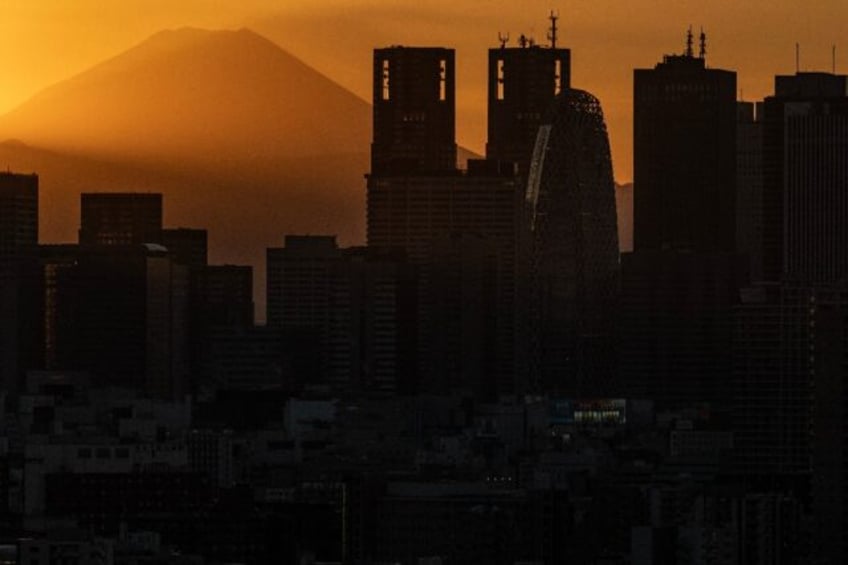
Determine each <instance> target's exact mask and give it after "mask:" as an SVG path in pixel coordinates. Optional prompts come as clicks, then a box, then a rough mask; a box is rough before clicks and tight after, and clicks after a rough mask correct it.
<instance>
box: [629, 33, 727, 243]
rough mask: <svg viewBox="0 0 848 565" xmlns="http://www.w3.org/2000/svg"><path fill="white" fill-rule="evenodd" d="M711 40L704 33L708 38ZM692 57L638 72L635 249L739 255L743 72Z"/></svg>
mask: <svg viewBox="0 0 848 565" xmlns="http://www.w3.org/2000/svg"><path fill="white" fill-rule="evenodd" d="M702 37H703V35H702ZM704 45H705V43H704V42H703V41H702V48H701V56H699V57H696V56H695V55H694V54H693V52H692V36H691V32H690V34H689V40H688V44H687V50H686V52H685V53H684V54H683V55H667V56H666V57H665V58H664V60H663V62H662V63H659V64H658V65H657V66H656V67H655V68H653V69H637V70H636V71H635V72H634V77H633V78H634V108H633V117H634V121H633V182H634V186H633V190H634V203H633V205H634V222H633V246H634V250H635V251H637V252H638V251H643V250H648V249H653V250H669V249H672V250H682V251H725V252H732V251H733V250H734V246H735V233H736V218H735V210H736V73H734V72H731V71H723V70H718V69H710V68H707V67H706V62H705V59H704V52H705V47H704Z"/></svg>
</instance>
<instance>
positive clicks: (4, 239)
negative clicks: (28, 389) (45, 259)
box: [0, 172, 43, 392]
mask: <svg viewBox="0 0 848 565" xmlns="http://www.w3.org/2000/svg"><path fill="white" fill-rule="evenodd" d="M37 252H38V176H37V175H34V174H33V175H21V174H15V173H9V172H3V173H0V390H5V391H12V392H14V391H15V390H17V388H18V384H19V383H21V382H22V381H21V379H22V377H23V375H24V374H25V372H26V370H27V369H31V368H35V367H36V366H37V365H39V364H40V358H41V347H40V346H41V343H42V341H43V340H42V338H41V335H40V331H39V328H40V324H39V321H40V320H39V318H40V316H41V314H40V312H41V305H42V304H41V296H40V294H41V293H40V290H39V288H40V284H39V283H40V277H39V276H38V272H39V270H38V263H37Z"/></svg>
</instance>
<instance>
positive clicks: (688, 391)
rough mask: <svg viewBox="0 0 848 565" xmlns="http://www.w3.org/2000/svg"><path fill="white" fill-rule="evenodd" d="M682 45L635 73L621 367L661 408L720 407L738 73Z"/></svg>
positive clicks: (734, 262) (734, 277) (631, 389)
mask: <svg viewBox="0 0 848 565" xmlns="http://www.w3.org/2000/svg"><path fill="white" fill-rule="evenodd" d="M705 52H706V39H705V36H704V35H703V34H702V35H701V49H700V54H699V56H695V55H694V53H693V48H692V34H691V32H690V33H689V35H688V40H687V46H686V51H685V53H684V54H683V55H670V56H666V57H665V58H664V60H663V62H662V63H660V64H658V65H657V66H656V68H654V69H650V70H647V69H637V70H636V71H635V72H634V80H635V90H634V135H633V141H634V147H633V154H634V162H633V166H634V187H633V190H634V218H633V220H634V241H633V245H634V251H633V253H630V254H625V255H624V256H623V257H622V301H621V310H620V313H621V323H620V324H619V331H620V335H621V345H622V350H621V355H622V356H621V378H622V385H623V386H624V388H625V390H626V391H627V394H628V395H630V396H643V397H647V398H652V399H654V400H656V401H657V402H658V405H659V407H660V408H669V407H681V406H691V405H692V404H700V403H703V402H709V403H712V405H713V406H714V407H716V406H717V407H722V406H726V402H724V401H725V400H726V399H725V398H724V396H723V395H725V394H726V391H727V379H728V376H729V373H730V363H731V358H730V350H729V344H730V342H731V339H732V332H731V323H730V320H731V311H732V307H733V304H734V300H735V292H734V289H735V288H736V287H737V285H738V284H742V283H741V282H740V281H744V280H745V279H746V277H747V268H746V267H745V264H744V262H741V261H740V260H739V259H738V258H737V255H736V246H737V241H736V225H737V224H736V221H737V220H736V210H737V205H738V203H737V192H736V182H737V161H736V151H737V105H736V74H735V73H733V72H731V71H723V70H716V69H710V68H708V67H707V66H706V61H705V59H704V55H705Z"/></svg>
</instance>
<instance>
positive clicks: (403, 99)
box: [371, 47, 456, 174]
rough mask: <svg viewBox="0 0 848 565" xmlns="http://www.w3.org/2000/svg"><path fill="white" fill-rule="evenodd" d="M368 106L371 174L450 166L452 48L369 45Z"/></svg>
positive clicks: (437, 169)
mask: <svg viewBox="0 0 848 565" xmlns="http://www.w3.org/2000/svg"><path fill="white" fill-rule="evenodd" d="M373 106H374V110H373V112H374V138H373V143H372V144H371V172H372V173H373V174H383V173H390V172H394V173H437V172H445V171H453V170H454V169H456V139H455V138H454V130H455V122H456V103H455V99H454V51H453V49H444V48H425V47H387V48H384V49H375V50H374V97H373Z"/></svg>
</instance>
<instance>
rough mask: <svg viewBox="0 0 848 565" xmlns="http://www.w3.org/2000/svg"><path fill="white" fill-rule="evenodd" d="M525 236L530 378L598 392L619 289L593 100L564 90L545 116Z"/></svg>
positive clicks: (604, 151) (603, 147) (602, 129)
mask: <svg viewBox="0 0 848 565" xmlns="http://www.w3.org/2000/svg"><path fill="white" fill-rule="evenodd" d="M526 199H527V209H528V216H529V221H530V230H531V232H532V233H531V239H532V244H531V246H532V254H533V258H532V262H531V263H532V264H531V273H530V275H529V277H530V286H529V288H528V292H530V293H531V294H532V296H531V297H530V299H529V303H530V304H531V305H532V309H533V311H532V313H531V321H530V326H531V329H530V331H531V332H532V336H533V340H532V341H533V346H532V349H531V380H532V381H533V385H534V386H535V387H537V388H540V389H541V390H545V391H550V392H553V391H556V392H558V393H568V394H574V395H584V396H586V395H588V396H593V395H603V394H604V393H606V392H608V389H609V386H610V385H611V383H612V380H613V378H614V374H615V370H616V360H615V359H616V353H615V346H614V341H615V337H614V336H615V332H614V320H615V309H616V302H617V295H618V285H619V280H618V277H619V266H618V258H619V250H618V230H617V226H616V209H615V184H614V181H613V176H612V159H611V157H610V150H609V139H608V137H607V130H606V125H605V124H604V117H603V113H602V110H601V105H600V103H599V102H598V100H597V99H596V98H595V97H594V96H592V95H591V94H589V93H587V92H583V91H581V90H574V89H568V90H565V91H564V92H563V93H562V94H560V96H559V97H558V98H557V99H556V102H555V104H554V106H553V107H552V109H551V111H550V112H549V113H548V115H547V116H546V118H545V120H544V122H543V124H542V126H541V128H540V129H539V135H538V139H537V142H536V146H535V148H534V151H533V160H532V162H531V165H530V174H529V179H528V182H527V195H526Z"/></svg>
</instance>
